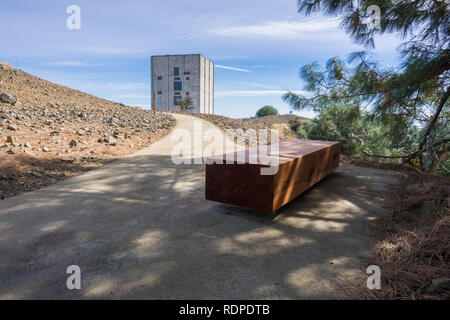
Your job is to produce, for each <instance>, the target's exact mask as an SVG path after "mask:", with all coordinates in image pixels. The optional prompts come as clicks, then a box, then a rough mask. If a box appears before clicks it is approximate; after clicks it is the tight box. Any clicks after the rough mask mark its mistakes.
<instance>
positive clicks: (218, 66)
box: [215, 64, 251, 72]
mask: <svg viewBox="0 0 450 320" xmlns="http://www.w3.org/2000/svg"><path fill="white" fill-rule="evenodd" d="M215 67H216V68H218V69H226V70H232V71H239V72H251V71H250V70H247V69H242V68H236V67H230V66H222V65H220V64H216V65H215Z"/></svg>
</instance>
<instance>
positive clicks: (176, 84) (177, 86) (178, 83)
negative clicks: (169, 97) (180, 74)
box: [173, 81, 183, 91]
mask: <svg viewBox="0 0 450 320" xmlns="http://www.w3.org/2000/svg"><path fill="white" fill-rule="evenodd" d="M173 90H176V91H181V90H183V83H182V82H181V81H174V83H173Z"/></svg>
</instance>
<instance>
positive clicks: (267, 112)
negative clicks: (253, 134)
mask: <svg viewBox="0 0 450 320" xmlns="http://www.w3.org/2000/svg"><path fill="white" fill-rule="evenodd" d="M277 114H278V110H277V109H275V108H274V107H272V106H264V107H262V108H261V109H259V110H258V111H257V112H256V116H257V117H258V118H262V117H265V116H276V115H277Z"/></svg>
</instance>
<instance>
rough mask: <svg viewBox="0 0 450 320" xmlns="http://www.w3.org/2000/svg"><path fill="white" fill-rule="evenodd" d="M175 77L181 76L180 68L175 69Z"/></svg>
mask: <svg viewBox="0 0 450 320" xmlns="http://www.w3.org/2000/svg"><path fill="white" fill-rule="evenodd" d="M173 75H174V76H179V75H180V68H178V67H175V68H173Z"/></svg>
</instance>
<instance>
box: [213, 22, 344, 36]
mask: <svg viewBox="0 0 450 320" xmlns="http://www.w3.org/2000/svg"><path fill="white" fill-rule="evenodd" d="M338 28H339V20H338V19H337V18H329V17H320V18H312V19H307V20H303V21H268V22H264V23H261V24H255V25H241V26H225V27H220V28H217V29H214V30H212V31H211V32H212V33H213V34H215V35H219V36H225V37H245V36H249V37H272V38H284V39H292V38H300V37H302V36H304V35H305V34H312V33H314V34H316V33H317V32H327V31H335V30H337V29H338Z"/></svg>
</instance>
